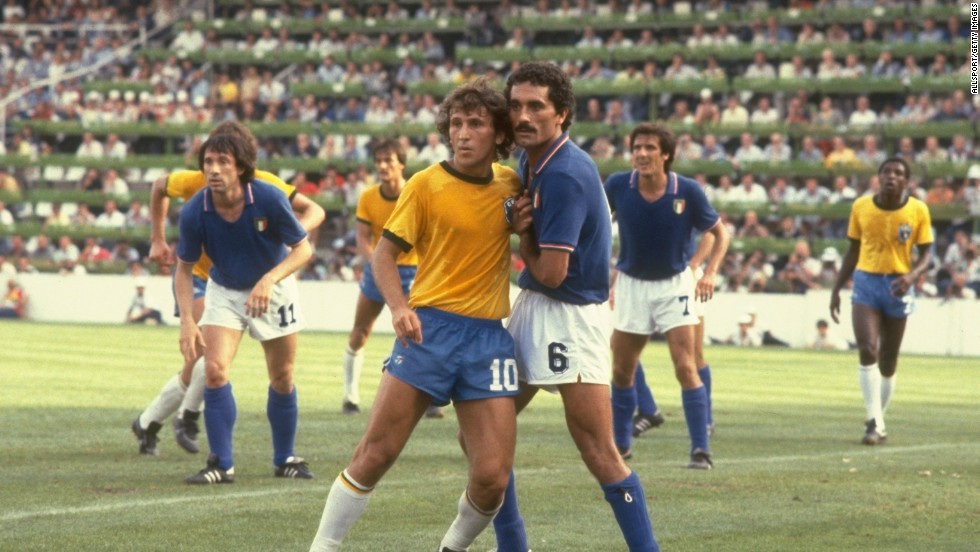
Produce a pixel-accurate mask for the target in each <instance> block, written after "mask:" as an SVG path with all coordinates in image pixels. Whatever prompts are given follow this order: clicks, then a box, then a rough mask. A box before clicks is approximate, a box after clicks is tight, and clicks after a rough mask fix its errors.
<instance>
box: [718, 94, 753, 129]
mask: <svg viewBox="0 0 980 552" xmlns="http://www.w3.org/2000/svg"><path fill="white" fill-rule="evenodd" d="M720 123H721V124H723V125H731V126H746V125H748V124H749V111H748V110H747V109H745V108H744V107H742V104H741V103H740V102H739V100H738V95H736V94H730V95H729V96H728V99H727V100H726V101H725V109H723V110H722V111H721V117H720Z"/></svg>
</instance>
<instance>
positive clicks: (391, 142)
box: [371, 138, 408, 165]
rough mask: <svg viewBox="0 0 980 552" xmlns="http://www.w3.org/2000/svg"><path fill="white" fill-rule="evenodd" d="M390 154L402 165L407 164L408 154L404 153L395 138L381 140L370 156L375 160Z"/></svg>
mask: <svg viewBox="0 0 980 552" xmlns="http://www.w3.org/2000/svg"><path fill="white" fill-rule="evenodd" d="M392 153H394V154H395V156H397V157H398V162H399V163H401V164H402V165H404V164H405V163H407V162H408V154H407V153H406V152H405V146H403V145H402V143H401V142H399V141H398V139H397V138H383V139H381V140H379V141H378V143H376V144H375V145H374V149H372V150H371V154H372V155H373V156H374V158H375V159H377V158H378V157H379V156H381V157H384V158H387V157H388V156H389V155H391V154H392Z"/></svg>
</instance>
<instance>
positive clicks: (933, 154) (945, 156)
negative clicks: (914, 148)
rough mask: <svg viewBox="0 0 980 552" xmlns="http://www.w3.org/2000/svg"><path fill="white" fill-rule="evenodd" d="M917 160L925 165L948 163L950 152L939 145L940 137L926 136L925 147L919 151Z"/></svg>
mask: <svg viewBox="0 0 980 552" xmlns="http://www.w3.org/2000/svg"><path fill="white" fill-rule="evenodd" d="M915 160H916V162H918V163H922V164H925V165H928V164H931V163H946V162H947V161H949V152H948V151H946V150H945V149H943V148H941V147H940V146H939V138H937V137H935V136H926V143H925V148H924V149H923V150H922V151H921V152H919V155H917V156H916V158H915Z"/></svg>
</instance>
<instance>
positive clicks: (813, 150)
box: [796, 136, 824, 163]
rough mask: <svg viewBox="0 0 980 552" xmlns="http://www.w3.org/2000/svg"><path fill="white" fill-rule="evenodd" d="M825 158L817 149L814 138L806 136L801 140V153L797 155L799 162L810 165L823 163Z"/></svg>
mask: <svg viewBox="0 0 980 552" xmlns="http://www.w3.org/2000/svg"><path fill="white" fill-rule="evenodd" d="M823 158H824V156H823V151H821V150H820V148H818V147H817V144H816V142H814V141H813V137H812V136H804V137H803V139H802V140H800V151H799V152H797V154H796V159H797V160H799V161H807V162H809V163H823Z"/></svg>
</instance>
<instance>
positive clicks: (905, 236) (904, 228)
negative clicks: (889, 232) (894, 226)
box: [898, 224, 912, 243]
mask: <svg viewBox="0 0 980 552" xmlns="http://www.w3.org/2000/svg"><path fill="white" fill-rule="evenodd" d="M911 237H912V227H911V226H910V225H908V224H901V225H899V227H898V242H899V243H905V242H907V241H909V238H911Z"/></svg>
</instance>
